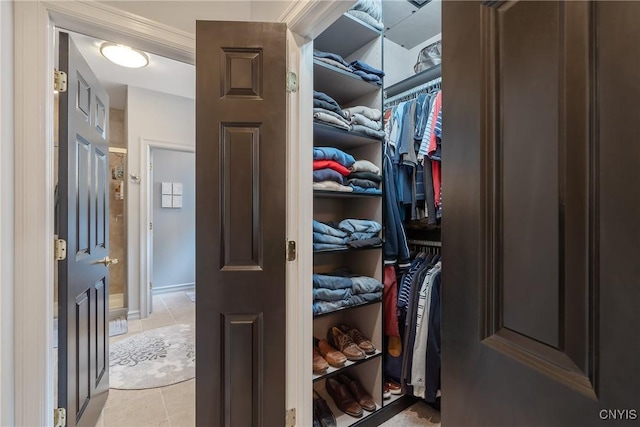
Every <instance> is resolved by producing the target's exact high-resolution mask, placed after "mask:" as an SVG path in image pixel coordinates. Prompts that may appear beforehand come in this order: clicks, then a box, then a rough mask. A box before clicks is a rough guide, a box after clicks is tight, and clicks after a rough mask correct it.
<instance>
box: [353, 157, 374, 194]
mask: <svg viewBox="0 0 640 427" xmlns="http://www.w3.org/2000/svg"><path fill="white" fill-rule="evenodd" d="M349 170H350V171H351V173H350V174H349V175H347V180H346V184H347V185H348V186H349V187H351V188H353V191H354V192H355V193H369V194H382V190H380V183H381V182H382V176H381V175H380V168H379V167H377V166H376V165H374V164H373V163H371V162H369V161H368V160H358V161H356V162H354V163H353V165H351V167H349Z"/></svg>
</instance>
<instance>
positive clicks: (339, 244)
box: [313, 219, 382, 251]
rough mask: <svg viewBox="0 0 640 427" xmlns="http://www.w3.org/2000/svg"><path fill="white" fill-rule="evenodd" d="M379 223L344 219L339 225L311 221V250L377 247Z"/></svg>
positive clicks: (378, 242)
mask: <svg viewBox="0 0 640 427" xmlns="http://www.w3.org/2000/svg"><path fill="white" fill-rule="evenodd" d="M381 229H382V227H381V226H380V224H379V223H377V222H375V221H370V220H364V219H345V220H343V221H342V222H340V223H339V224H332V223H323V222H320V221H316V220H313V250H314V251H328V250H336V249H347V248H354V249H355V248H366V247H372V246H379V245H381V244H382V239H380V237H378V233H379V232H380V230H381Z"/></svg>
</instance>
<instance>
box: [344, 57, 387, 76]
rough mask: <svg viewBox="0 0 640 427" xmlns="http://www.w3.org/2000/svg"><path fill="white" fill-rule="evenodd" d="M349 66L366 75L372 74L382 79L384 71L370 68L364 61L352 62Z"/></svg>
mask: <svg viewBox="0 0 640 427" xmlns="http://www.w3.org/2000/svg"><path fill="white" fill-rule="evenodd" d="M350 65H351V66H352V67H353V68H355V69H356V70H361V71H364V72H365V73H368V74H374V75H376V76H379V77H384V71H382V70H379V69H377V68H375V67H372V66H371V65H369V64H367V63H366V62H364V61H353V62H352V63H351V64H350Z"/></svg>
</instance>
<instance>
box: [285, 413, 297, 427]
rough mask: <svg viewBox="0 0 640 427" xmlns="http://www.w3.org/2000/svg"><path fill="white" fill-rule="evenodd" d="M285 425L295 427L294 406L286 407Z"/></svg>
mask: <svg viewBox="0 0 640 427" xmlns="http://www.w3.org/2000/svg"><path fill="white" fill-rule="evenodd" d="M285 426H286V427H295V426H296V408H292V409H287V420H286V424H285Z"/></svg>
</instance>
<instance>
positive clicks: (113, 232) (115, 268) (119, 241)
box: [109, 108, 127, 309]
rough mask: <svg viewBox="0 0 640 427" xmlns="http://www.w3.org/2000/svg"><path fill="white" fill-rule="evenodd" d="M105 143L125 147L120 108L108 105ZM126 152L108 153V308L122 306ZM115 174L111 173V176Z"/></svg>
mask: <svg viewBox="0 0 640 427" xmlns="http://www.w3.org/2000/svg"><path fill="white" fill-rule="evenodd" d="M109 146H110V147H117V148H127V145H126V142H125V139H124V111H123V110H118V109H115V108H110V109H109ZM126 165H127V155H126V154H123V153H109V167H110V169H111V171H112V173H111V180H110V185H109V190H110V192H109V196H110V200H109V218H110V222H109V227H110V230H109V245H110V249H109V256H110V257H111V258H117V259H118V260H119V263H118V264H115V265H112V266H111V267H110V269H109V273H110V290H109V296H110V300H111V306H110V308H111V309H114V308H115V309H117V308H122V307H123V306H124V295H125V293H126V291H125V290H126V272H127V264H126V260H127V258H126V247H127V245H126V218H125V200H126V198H127V189H126V181H127V180H126V171H127V168H126ZM119 166H121V167H122V173H123V175H122V176H118V175H117V173H118V171H119ZM114 174H115V176H114ZM121 182H122V183H123V187H124V200H119V199H117V198H116V188H117V187H118V185H120V183H121Z"/></svg>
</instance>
